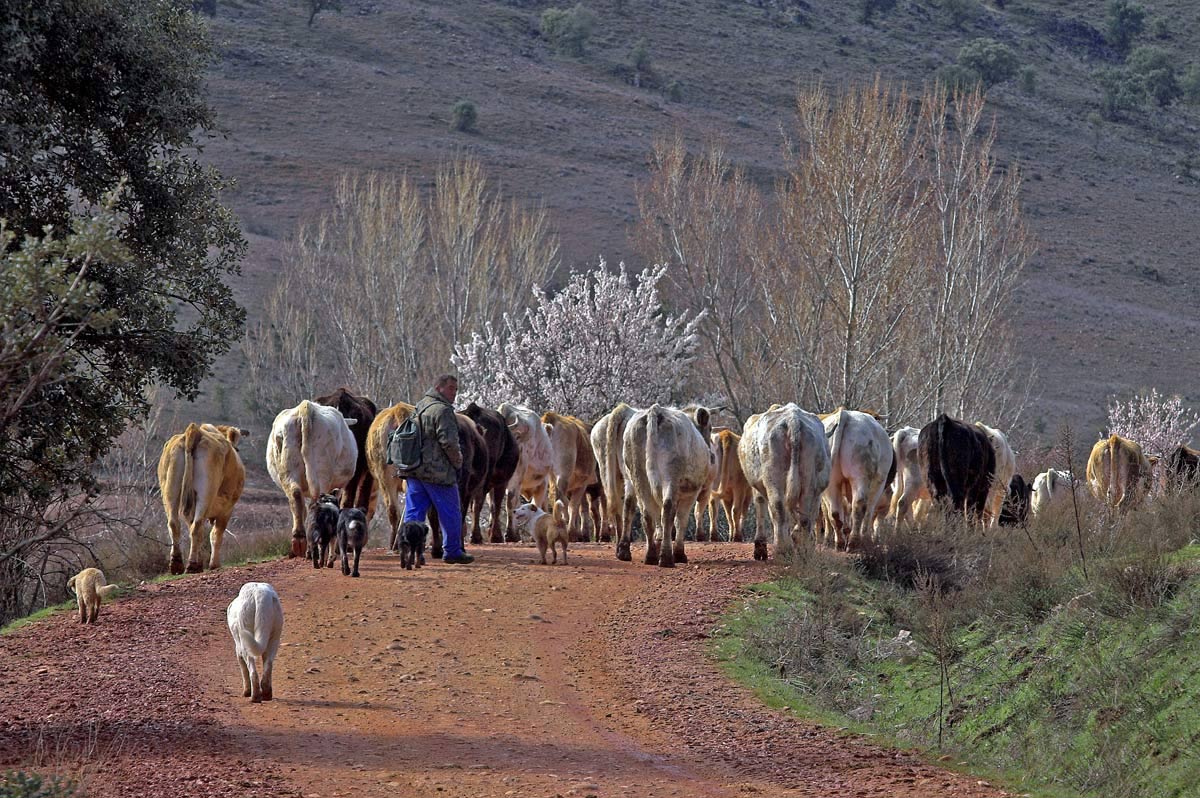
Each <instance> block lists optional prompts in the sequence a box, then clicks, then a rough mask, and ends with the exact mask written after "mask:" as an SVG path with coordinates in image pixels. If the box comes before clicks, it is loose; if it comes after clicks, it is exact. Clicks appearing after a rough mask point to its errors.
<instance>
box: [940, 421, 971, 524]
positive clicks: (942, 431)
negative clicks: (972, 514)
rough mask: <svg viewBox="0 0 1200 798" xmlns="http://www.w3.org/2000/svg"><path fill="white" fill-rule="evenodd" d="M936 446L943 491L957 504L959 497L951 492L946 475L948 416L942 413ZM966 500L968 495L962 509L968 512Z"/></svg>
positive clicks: (964, 499)
mask: <svg viewBox="0 0 1200 798" xmlns="http://www.w3.org/2000/svg"><path fill="white" fill-rule="evenodd" d="M934 444H935V445H934V446H933V447H932V449H933V452H934V453H936V455H937V461H938V462H937V465H938V472H939V473H940V474H941V475H942V483H941V484H942V485H943V489H944V490H945V492H946V493H947V494H949V495H950V501H951V503H952V504H957V503H958V497H957V496H955V495H954V491H953V490H951V487H950V476H949V475H948V474H947V473H946V457H945V454H946V450H945V446H946V414H945V413H942V414H941V415H940V416H938V418H937V440H936V441H934ZM966 499H967V497H966V494H964V495H963V507H962V509H963V510H964V511H965V510H966V506H967V505H966Z"/></svg>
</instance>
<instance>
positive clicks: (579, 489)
mask: <svg viewBox="0 0 1200 798" xmlns="http://www.w3.org/2000/svg"><path fill="white" fill-rule="evenodd" d="M413 410H414V407H413V405H410V404H407V403H404V402H400V403H397V404H395V405H392V406H391V407H388V408H386V409H384V410H382V411H380V410H378V409H377V408H376V406H375V405H374V403H372V402H371V401H370V400H369V399H367V398H364V397H360V396H355V395H354V394H352V393H351V392H349V391H347V390H346V389H339V390H338V391H336V392H334V393H332V394H330V395H328V396H322V397H319V398H317V399H316V400H315V401H308V400H305V401H301V402H300V404H298V405H297V406H296V407H293V408H290V409H287V410H284V411H282V412H281V413H279V415H278V416H276V418H275V421H274V424H273V425H272V428H271V434H270V439H269V440H268V441H267V454H266V459H267V470H268V472H269V473H270V475H271V478H272V479H273V480H274V481H275V484H276V485H278V486H279V487H280V489H281V490H282V491H283V492H284V494H285V495H286V497H287V500H288V504H289V506H290V509H291V514H292V538H293V544H292V553H293V554H294V555H296V556H304V555H305V553H306V549H307V548H308V546H309V538H308V535H307V533H306V527H307V528H308V529H311V528H313V526H314V524H313V521H312V520H311V519H308V517H309V516H310V515H311V514H314V513H320V512H322V508H321V503H322V501H325V502H328V501H329V499H328V496H329V495H331V494H336V495H337V496H338V497H339V498H338V501H340V504H341V508H342V512H343V513H345V512H346V510H350V509H353V508H358V509H359V510H361V513H362V514H365V518H367V519H369V518H371V517H372V516H373V515H374V512H375V506H376V500H377V498H381V499H382V501H383V506H384V510H385V514H386V518H387V522H388V528H389V530H390V536H389V549H390V550H394V549H396V548H397V542H398V540H397V538H398V533H399V529H400V522H401V519H402V517H403V505H402V501H403V499H402V497H403V491H404V481H403V478H401V477H398V476H397V475H396V472H395V469H394V468H393V467H392V466H391V465H389V464H388V462H387V448H388V439H389V437H390V436H391V434H392V432H393V431H394V430H395V429H396V428H397V427H398V426H399V425H400V424H401V423H402V422H403V421H404V420H405V419H406V418H407V417H408V416H409V414H411V413H412V412H413ZM456 417H457V420H458V425H459V435H460V441H461V445H462V448H463V460H464V467H463V469H462V470H461V473H460V477H459V480H460V481H459V491H460V497H461V501H462V509H463V518H464V534H465V531H466V530H465V519H466V518H467V517H468V513H467V511H468V510H471V511H472V512H471V513H470V517H471V519H472V520H471V524H472V526H471V536H470V539H471V542H472V543H482V542H483V535H482V531H481V528H480V519H481V518H482V516H483V513H482V509H483V506H484V504H485V501H486V500H487V499H488V498H489V497H490V499H491V510H492V512H491V525H490V530H489V538H488V539H489V541H490V542H492V543H500V542H503V541H506V540H507V541H509V542H516V541H518V540H520V536H519V535H518V533H517V530H516V527H515V526H514V517H513V507H514V504H515V502H516V501H517V500H518V499H519V498H520V497H525V498H526V499H527V500H528V501H530V502H532V503H533V504H534V505H536V506H537V507H538V508H540V509H541V510H543V511H546V512H548V513H549V512H552V511H553V510H552V508H553V507H555V506H556V504H557V502H558V501H561V502H562V504H563V509H565V513H564V521H565V524H566V526H567V529H568V533H569V534H570V535H571V537H572V538H574V539H579V537H580V536H582V535H584V533H585V531H586V527H588V526H590V534H591V535H592V536H594V537H595V538H597V539H599V540H615V541H616V554H617V557H618V558H619V559H622V560H630V559H632V555H631V548H630V546H631V535H632V531H633V522H634V518H635V516H636V515H637V514H639V513H640V516H641V519H642V527H643V529H644V530H645V533H646V540H647V546H646V557H645V561H646V562H647V563H657V564H658V565H661V566H664V567H671V566H673V565H674V564H675V563H677V562H686V561H687V555H686V551H685V546H684V538H685V534H684V533H685V532H686V530H687V527H688V522H689V519H690V518H691V516H692V514H693V513H694V514H695V519H696V533H695V536H696V538H697V539H707V540H713V539H715V538H716V537H717V532H716V530H717V516H718V512H719V509H718V508H721V509H724V512H725V515H726V518H727V520H728V523H729V529H730V536H729V537H730V539H731V540H733V541H740V540H742V529H743V526H744V524H745V521H746V516H747V511H748V510H749V506H750V502H751V501H753V502H754V503H755V509H756V512H755V518H756V527H755V531H754V538H753V540H754V556H755V558H756V559H766V558H767V552H768V550H767V539H768V536H767V526H768V524H769V525H770V527H771V530H772V535H771V538H772V540H773V543H774V545H775V547H776V550H777V551H786V550H787V549H789V548H790V547H792V546H793V545H796V544H797V543H799V542H801V541H802V540H803V539H805V538H802V537H801V536H810V537H815V536H816V534H817V531H818V529H817V527H818V524H820V525H821V532H822V534H823V537H824V540H825V543H826V544H827V545H833V546H835V547H838V548H848V547H850V546H853V545H854V544H855V542H856V540H858V539H859V538H861V537H863V536H864V535H872V536H874V535H877V533H878V530H879V528H880V527H881V525H882V524H884V523H896V524H903V523H911V522H914V521H918V520H920V519H921V518H922V517H923V515H924V514H926V513H928V511H929V508H930V507H931V506H934V505H942V506H944V507H945V508H946V510H948V511H950V512H958V513H963V514H966V515H967V516H968V517H970V518H973V519H977V520H978V521H979V522H981V523H984V524H988V525H995V524H1001V523H1019V522H1021V521H1023V520H1024V518H1025V517H1026V515H1027V514H1028V513H1029V512H1030V511H1031V510H1032V512H1033V513H1035V514H1036V513H1038V512H1041V511H1042V510H1043V509H1044V508H1046V507H1048V506H1049V505H1050V504H1051V503H1052V502H1053V501H1055V500H1056V499H1058V498H1059V497H1062V496H1064V495H1070V494H1071V493H1072V491H1073V484H1072V482H1073V481H1072V478H1071V475H1070V474H1068V473H1067V472H1064V471H1057V470H1049V471H1046V472H1043V473H1041V474H1039V475H1038V476H1037V477H1036V479H1035V480H1034V481H1033V483H1032V484H1027V483H1026V482H1025V480H1024V479H1023V478H1022V477H1021V475H1019V474H1017V473H1016V458H1015V456H1014V454H1013V450H1012V448H1011V447H1010V445H1009V443H1008V440H1007V438H1006V437H1005V435H1004V433H1002V432H1001V431H1000V430H997V429H993V428H991V427H988V426H985V425H983V424H978V423H977V424H974V425H972V424H966V423H964V422H962V421H958V420H956V419H953V418H950V417H948V416H946V415H941V416H939V417H938V418H937V419H935V420H934V421H932V422H930V423H929V424H927V425H926V426H925V427H923V428H921V429H917V428H915V427H903V428H901V429H899V430H896V431H895V432H894V433H892V434H890V435H889V433H888V431H887V430H886V429H885V428H884V426H883V424H882V423H881V421H880V419H879V417H877V416H875V415H874V414H872V413H869V412H859V411H854V410H846V409H840V408H839V409H838V410H836V411H834V412H832V413H825V414H813V413H809V412H807V411H805V410H803V409H801V408H799V407H797V406H796V405H795V404H786V405H775V406H772V407H771V408H770V409H769V410H767V411H766V412H765V413H760V414H758V415H754V416H751V417H750V418H749V419H747V421H746V423H745V424H744V425H743V431H742V433H741V435H738V434H737V433H735V432H734V431H732V430H730V429H724V428H720V429H715V430H714V429H713V428H712V419H711V415H710V411H709V410H708V409H706V408H704V407H698V406H689V407H686V408H674V407H663V406H659V405H657V404H656V405H653V406H651V407H648V408H644V409H637V408H633V407H630V406H628V405H626V404H624V403H622V404H619V405H617V407H615V408H613V410H612V411H611V412H609V413H607V414H605V415H604V416H602V417H601V418H600V419H598V420H597V421H596V422H595V423H594V424H588V423H587V422H585V421H583V420H581V419H578V418H574V417H572V416H567V415H562V414H559V413H554V412H547V413H544V414H542V415H540V416H539V415H538V414H537V413H536V412H535V411H533V410H531V409H529V408H527V407H523V406H520V405H516V404H511V403H507V402H506V403H504V404H501V405H500V406H499V407H498V408H496V409H494V410H493V409H491V408H487V407H481V406H480V405H478V404H476V403H471V404H470V405H468V406H467V407H466V408H465V409H464V410H463V412H461V413H458V414H456ZM246 434H247V433H246V432H245V431H244V430H240V429H237V428H236V427H227V426H214V425H211V424H190V425H189V426H188V427H187V429H186V430H185V431H184V432H183V433H181V434H179V435H175V436H174V437H172V438H171V439H170V440H168V441H167V443H166V444H165V446H164V447H163V452H162V457H161V459H160V461H159V466H158V477H159V482H160V487H161V489H162V497H163V504H164V507H165V509H166V514H167V524H168V527H169V530H170V534H171V571H172V572H173V573H179V572H181V571H182V570H184V565H183V559H182V556H181V552H180V548H179V537H180V533H181V529H182V526H183V525H184V524H185V523H186V525H187V526H188V530H189V535H190V551H189V558H188V563H187V566H186V568H187V570H188V571H199V570H201V569H202V567H203V565H202V562H201V559H200V556H201V549H202V545H203V533H204V529H205V527H206V526H207V524H208V523H209V522H211V524H212V528H211V533H210V542H211V556H210V559H209V567H210V568H217V567H219V566H220V549H221V540H222V536H223V534H224V531H225V527H226V525H227V524H228V522H229V519H230V516H231V515H232V512H233V508H234V505H235V503H236V502H237V500H238V498H239V496H240V495H241V492H242V488H243V485H244V481H245V470H244V467H243V465H242V462H241V459H240V458H239V456H238V452H237V444H238V441H239V440H240V438H241V437H243V436H244V435H246ZM1198 462H1200V459H1198V456H1197V453H1196V452H1195V451H1193V450H1191V449H1188V448H1187V447H1180V448H1179V449H1178V450H1176V451H1175V452H1172V453H1171V454H1170V455H1169V456H1168V457H1167V458H1166V460H1165V467H1166V469H1167V470H1168V471H1169V472H1170V473H1172V474H1174V475H1177V476H1193V475H1195V473H1196V471H1197V464H1198ZM1151 473H1152V459H1151V458H1147V457H1146V455H1145V454H1144V453H1143V452H1142V449H1141V447H1140V446H1139V445H1138V444H1137V443H1136V442H1134V441H1130V440H1126V439H1124V438H1120V437H1118V436H1116V435H1113V436H1111V437H1109V438H1107V439H1103V440H1100V441H1099V442H1097V443H1096V445H1095V446H1094V447H1093V449H1092V452H1091V456H1090V457H1089V459H1088V463H1087V483H1088V487H1089V488H1090V489H1091V491H1092V492H1093V494H1094V495H1095V496H1096V497H1097V498H1098V499H1100V500H1101V501H1104V502H1106V503H1107V504H1109V505H1110V506H1112V507H1114V508H1126V507H1129V506H1131V505H1133V504H1135V503H1137V502H1139V501H1140V500H1141V499H1142V498H1143V497H1144V496H1145V495H1146V493H1147V490H1148V489H1149V484H1150V476H1151ZM322 497H325V498H324V499H323V498H322ZM705 509H707V510H708V519H707V525H706V524H705V523H704V511H705ZM556 516H557V514H555V516H552V517H556ZM351 517H352V520H358V519H359V518H361V517H362V516H359V515H352V516H351ZM306 519H308V523H307V524H306ZM518 520H520V518H518ZM502 522H503V524H502ZM437 523H438V522H437V518H436V516H432V517H431V518H430V526H431V527H432V532H433V534H432V535H431V536H430V537H431V540H432V552H431V553H432V555H433V556H435V557H440V556H441V553H442V552H441V550H440V549H441V535H440V532H439V529H438V525H437ZM360 526H361V525H360ZM502 526H503V529H502ZM352 529H353V527H352ZM361 529H362V530H365V527H361ZM325 542H326V543H328V540H326V541H325ZM354 542H355V543H357V545H355V546H353V548H354V549H355V551H354V553H355V565H354V574H355V575H357V570H358V568H357V559H358V556H357V555H358V553H359V551H361V547H362V545H363V544H364V543H365V531H361V530H360V534H359V539H358V540H354ZM341 548H342V553H343V571H345V572H349V569H348V568H347V566H346V565H345V555H346V552H345V549H346V548H347V547H346V544H345V543H343V545H342V546H341ZM313 557H314V562H315V563H316V562H318V555H316V554H314V555H313ZM564 558H565V550H564ZM319 559H320V560H322V561H323V560H324V559H325V552H324V551H322V552H321V553H320V555H319ZM330 564H332V563H330Z"/></svg>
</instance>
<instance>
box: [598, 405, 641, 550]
mask: <svg viewBox="0 0 1200 798" xmlns="http://www.w3.org/2000/svg"><path fill="white" fill-rule="evenodd" d="M636 412H637V410H636V409H634V408H632V407H630V406H629V405H627V404H625V403H624V402H621V403H620V404H618V405H617V406H616V407H614V408H613V409H612V410H611V411H610V412H608V413H606V414H604V415H603V416H601V417H600V420H599V421H597V422H596V424H595V425H594V426H593V427H592V436H591V437H592V451H593V452H595V454H596V466H597V468H598V470H599V472H600V483H601V485H603V487H604V495H605V496H606V497H607V499H608V501H607V504H606V507H605V518H604V524H605V526H606V527H607V528H608V533H609V534H610V535H612V539H613V540H615V541H617V542H618V543H620V541H621V539H622V537H626V538H627V537H628V529H627V528H626V527H627V526H628V525H630V524H632V523H633V519H632V518H626V517H625V501H624V499H625V465H624V462H623V457H622V452H621V448H622V447H621V441H622V439H623V438H624V436H625V427H626V425H627V424H629V419H631V418H633V414H634V413H636Z"/></svg>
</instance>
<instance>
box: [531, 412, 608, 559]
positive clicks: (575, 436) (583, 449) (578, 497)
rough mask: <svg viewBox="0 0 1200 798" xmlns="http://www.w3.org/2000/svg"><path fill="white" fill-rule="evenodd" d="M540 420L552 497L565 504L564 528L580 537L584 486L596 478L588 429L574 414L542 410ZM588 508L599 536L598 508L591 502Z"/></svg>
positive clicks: (597, 480)
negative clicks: (546, 442)
mask: <svg viewBox="0 0 1200 798" xmlns="http://www.w3.org/2000/svg"><path fill="white" fill-rule="evenodd" d="M542 424H544V425H545V428H546V435H547V436H549V438H550V450H551V452H552V455H551V468H550V473H551V479H552V480H553V482H552V485H553V488H554V499H553V500H561V501H562V503H563V504H564V505H566V508H567V532H568V534H570V535H572V536H574V537H575V539H577V540H578V539H581V538H582V537H583V515H584V512H583V511H584V502H585V501H586V500H587V489H588V488H589V487H591V486H592V485H595V484H596V483H597V482H599V481H600V474H599V472H598V471H597V469H596V455H595V454H593V452H592V440H591V431H590V430H589V429H588V425H587V424H585V423H584V422H583V421H581V420H579V419H578V418H575V417H574V416H565V415H562V414H560V413H554V412H548V413H543V414H542ZM591 509H592V527H593V530H592V531H593V533H594V534H595V535H596V537H597V538H599V536H600V519H599V510H600V508H599V506H598V505H597V504H596V503H595V502H592V503H591Z"/></svg>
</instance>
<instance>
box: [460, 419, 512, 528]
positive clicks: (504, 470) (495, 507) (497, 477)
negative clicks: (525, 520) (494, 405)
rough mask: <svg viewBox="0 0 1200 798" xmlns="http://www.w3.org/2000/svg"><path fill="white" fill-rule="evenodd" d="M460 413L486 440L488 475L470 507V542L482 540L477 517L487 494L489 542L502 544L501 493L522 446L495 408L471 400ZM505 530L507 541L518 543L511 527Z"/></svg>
mask: <svg viewBox="0 0 1200 798" xmlns="http://www.w3.org/2000/svg"><path fill="white" fill-rule="evenodd" d="M463 415H464V416H466V417H467V418H469V419H471V420H472V421H474V422H475V426H476V427H478V428H479V433H480V434H481V435H483V440H484V442H485V443H487V457H488V459H487V463H488V472H487V473H488V476H487V479H486V480H485V481H484V485H483V490H481V491H479V493H477V494H476V496H475V501H474V509H473V510H472V512H473V514H474V516H475V520H474V525H473V526H472V528H471V542H472V543H482V542H483V535H482V534H481V533H480V531H479V516H480V515H481V514H482V512H483V501H484V499H486V498H487V497H488V496H489V495H490V496H491V497H492V526H491V531H490V532H489V534H488V542H490V543H502V542H503V541H504V538H502V537H501V536H500V516H501V515H503V514H504V513H502V512H501V511H502V510H503V509H504V493H505V491H506V490H507V489H508V481H509V480H510V479H512V475H513V472H515V471H516V470H517V461H518V460H519V459H520V457H521V447H520V446H519V445H518V444H517V439H516V438H514V437H513V434H512V431H511V430H510V429H509V428H508V424H507V423H505V421H504V416H502V415H500V414H499V413H498V412H496V411H495V410H492V409H491V408H487V407H481V406H479V405H477V404H476V403H475V402H471V404H469V405H467V407H466V409H465V410H463ZM506 533H507V537H508V542H509V543H517V542H519V541H520V540H521V537H520V535H518V534H517V533H516V530H514V529H511V528H510V529H508V530H506Z"/></svg>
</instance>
